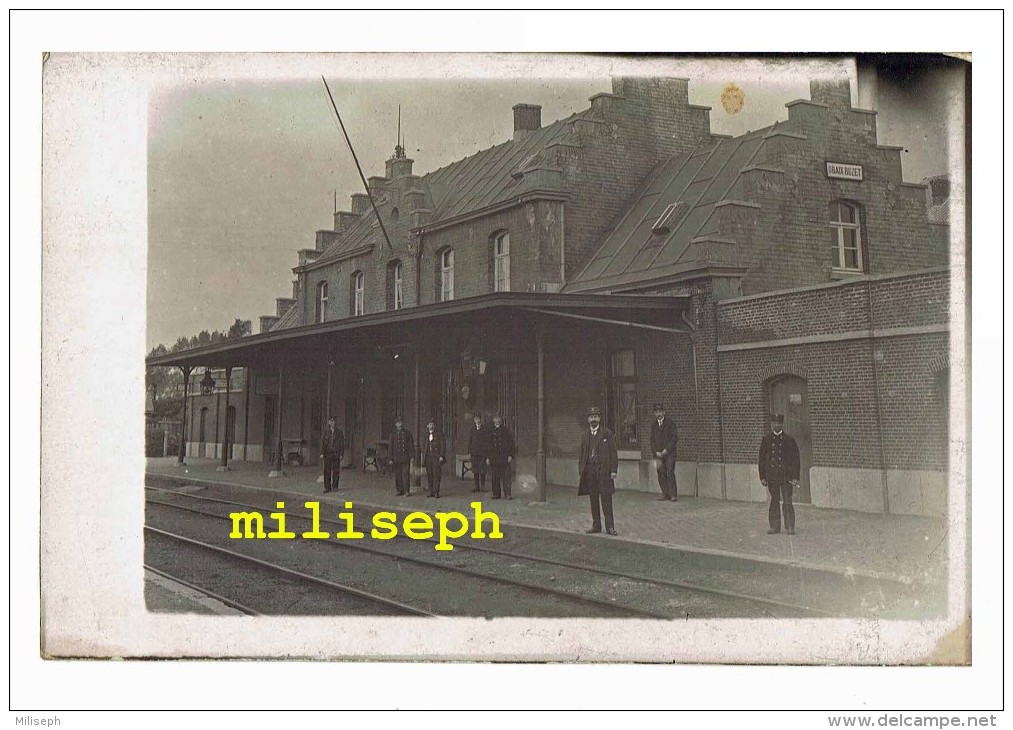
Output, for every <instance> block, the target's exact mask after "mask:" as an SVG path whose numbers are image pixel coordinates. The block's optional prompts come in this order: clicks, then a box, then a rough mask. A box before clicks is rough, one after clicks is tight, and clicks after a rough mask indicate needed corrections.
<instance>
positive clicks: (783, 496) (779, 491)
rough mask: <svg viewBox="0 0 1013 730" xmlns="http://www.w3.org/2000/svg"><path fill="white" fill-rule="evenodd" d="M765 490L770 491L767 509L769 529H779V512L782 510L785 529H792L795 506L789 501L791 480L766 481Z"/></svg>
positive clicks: (793, 527) (793, 526)
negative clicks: (768, 507)
mask: <svg viewBox="0 0 1013 730" xmlns="http://www.w3.org/2000/svg"><path fill="white" fill-rule="evenodd" d="M767 491H768V492H770V509H769V510H767V519H768V520H769V521H770V529H771V530H780V529H781V512H782V511H783V512H784V526H785V529H788V530H794V529H795V506H794V505H793V504H792V503H791V492H792V486H791V482H781V483H780V484H775V483H774V482H767ZM782 500H783V501H782Z"/></svg>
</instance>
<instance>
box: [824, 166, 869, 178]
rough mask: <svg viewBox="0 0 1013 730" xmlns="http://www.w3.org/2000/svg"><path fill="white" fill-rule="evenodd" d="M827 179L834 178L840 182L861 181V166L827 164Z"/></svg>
mask: <svg viewBox="0 0 1013 730" xmlns="http://www.w3.org/2000/svg"><path fill="white" fill-rule="evenodd" d="M827 177H836V178H839V179H841V180H857V181H859V182H861V181H862V166H861V165H846V164H844V163H843V162H828V163H827Z"/></svg>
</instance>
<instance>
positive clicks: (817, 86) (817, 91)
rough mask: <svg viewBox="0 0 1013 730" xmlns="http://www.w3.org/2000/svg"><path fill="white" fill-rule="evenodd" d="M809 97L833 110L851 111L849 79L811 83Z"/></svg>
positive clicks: (814, 81)
mask: <svg viewBox="0 0 1013 730" xmlns="http://www.w3.org/2000/svg"><path fill="white" fill-rule="evenodd" d="M809 96H810V97H811V98H812V100H813V101H815V102H816V103H817V104H826V105H827V106H828V107H830V108H831V110H836V111H839V112H840V111H844V112H850V111H851V83H850V82H849V81H848V79H847V78H834V79H823V80H813V81H810V82H809Z"/></svg>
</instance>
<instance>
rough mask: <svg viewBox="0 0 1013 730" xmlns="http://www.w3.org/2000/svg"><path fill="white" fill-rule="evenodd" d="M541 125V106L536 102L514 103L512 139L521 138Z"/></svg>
mask: <svg viewBox="0 0 1013 730" xmlns="http://www.w3.org/2000/svg"><path fill="white" fill-rule="evenodd" d="M541 127H542V107H540V106H538V105H537V104H515V105H514V139H521V138H522V137H524V136H525V135H527V134H528V133H530V132H536V131H538V130H539V129H541Z"/></svg>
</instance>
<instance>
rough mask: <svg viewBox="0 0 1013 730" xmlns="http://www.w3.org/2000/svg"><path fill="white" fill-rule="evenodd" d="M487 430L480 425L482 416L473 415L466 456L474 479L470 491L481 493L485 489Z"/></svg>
mask: <svg viewBox="0 0 1013 730" xmlns="http://www.w3.org/2000/svg"><path fill="white" fill-rule="evenodd" d="M488 433H489V429H488V428H486V427H485V426H484V425H483V424H482V414H481V413H476V414H475V425H474V426H472V428H471V431H470V432H469V433H468V455H469V456H470V457H471V473H472V475H473V476H474V477H475V488H474V489H472V490H471V491H473V492H481V491H482V489H483V488H484V487H485V471H486V463H485V459H486V456H485V450H486V447H485V437H486V435H488Z"/></svg>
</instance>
